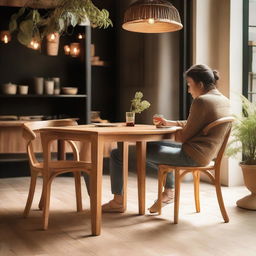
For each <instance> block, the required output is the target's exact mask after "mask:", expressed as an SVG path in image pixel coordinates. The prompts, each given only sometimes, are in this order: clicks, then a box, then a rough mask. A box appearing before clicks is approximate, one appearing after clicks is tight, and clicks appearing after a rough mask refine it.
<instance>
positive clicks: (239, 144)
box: [227, 96, 256, 210]
mask: <svg viewBox="0 0 256 256" xmlns="http://www.w3.org/2000/svg"><path fill="white" fill-rule="evenodd" d="M241 98H242V107H243V115H242V116H241V117H236V122H235V123H234V125H233V131H232V140H231V142H230V143H229V147H228V151H227V154H228V155H229V156H235V155H237V154H238V153H239V152H242V154H243V160H242V162H241V163H240V166H241V168H242V171H243V177H244V183H245V185H246V187H247V188H248V189H249V190H250V191H251V194H250V195H248V196H246V197H244V198H242V199H240V200H238V201H237V206H239V207H241V208H245V209H250V210H256V105H255V103H251V102H250V101H249V100H248V99H247V98H245V97H244V96H241Z"/></svg>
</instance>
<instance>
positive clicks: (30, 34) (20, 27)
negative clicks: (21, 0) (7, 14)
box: [9, 7, 42, 46]
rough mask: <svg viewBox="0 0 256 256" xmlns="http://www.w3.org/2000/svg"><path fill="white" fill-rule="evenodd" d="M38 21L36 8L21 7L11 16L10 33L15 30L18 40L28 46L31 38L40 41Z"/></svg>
mask: <svg viewBox="0 0 256 256" xmlns="http://www.w3.org/2000/svg"><path fill="white" fill-rule="evenodd" d="M40 22H41V16H40V13H39V12H38V10H37V9H30V8H25V7H22V8H20V9H19V11H18V12H17V13H15V14H13V15H12V16H11V20H10V23H9V30H10V33H13V32H15V31H17V39H18V41H19V42H20V43H21V44H23V45H25V46H28V45H29V44H30V42H31V41H32V40H36V41H38V42H40V41H41V39H42V38H41V34H40V31H39V28H40Z"/></svg>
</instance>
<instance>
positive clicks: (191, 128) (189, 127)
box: [175, 98, 207, 142]
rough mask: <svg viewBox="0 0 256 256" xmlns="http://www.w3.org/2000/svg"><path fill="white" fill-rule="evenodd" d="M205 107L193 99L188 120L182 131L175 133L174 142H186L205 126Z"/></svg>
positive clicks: (199, 101)
mask: <svg viewBox="0 0 256 256" xmlns="http://www.w3.org/2000/svg"><path fill="white" fill-rule="evenodd" d="M206 110H207V107H206V106H204V102H203V101H202V100H201V99H200V98H197V99H194V100H193V103H192V105H191V108H190V113H189V116H188V120H187V122H186V124H185V126H184V127H183V129H182V130H179V131H177V132H176V133H175V140H176V141H178V142H186V141H187V140H188V139H190V138H192V137H193V136H195V135H196V134H198V133H199V132H200V131H201V130H202V129H203V128H204V127H205V126H206V124H207V116H206V113H207V111H206Z"/></svg>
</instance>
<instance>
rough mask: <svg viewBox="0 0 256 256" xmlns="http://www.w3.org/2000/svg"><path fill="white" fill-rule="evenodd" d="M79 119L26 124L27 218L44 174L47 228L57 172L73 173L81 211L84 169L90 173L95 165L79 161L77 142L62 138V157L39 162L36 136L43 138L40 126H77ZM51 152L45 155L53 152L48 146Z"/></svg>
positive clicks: (44, 222)
mask: <svg viewBox="0 0 256 256" xmlns="http://www.w3.org/2000/svg"><path fill="white" fill-rule="evenodd" d="M75 125H77V122H76V121H74V120H73V119H59V120H50V121H32V122H26V123H24V124H23V137H24V138H25V140H26V142H27V153H28V158H29V165H30V172H31V179H30V187H29V193H28V198H27V203H26V206H25V209H24V213H23V215H24V217H27V216H28V214H29V211H30V209H31V204H32V201H33V197H34V192H35V187H36V180H37V177H38V176H42V177H43V189H42V194H41V199H40V202H39V209H40V210H43V229H45V230H46V229H47V228H48V220H49V200H50V187H51V183H52V181H53V178H54V177H56V176H57V175H60V174H63V173H67V172H72V173H73V174H74V179H75V190H76V203H77V211H78V212H79V211H82V198H81V171H82V172H85V173H87V174H89V173H90V169H91V164H90V163H86V162H83V161H79V152H78V149H77V146H76V144H75V143H74V142H73V141H68V140H67V141H64V142H63V141H62V146H63V147H62V148H60V150H61V151H62V152H60V153H61V155H62V158H63V159H62V160H52V159H51V157H50V158H48V159H47V162H46V161H45V159H44V160H43V161H42V162H39V161H38V160H37V158H36V155H35V152H34V149H33V142H34V141H35V139H36V138H38V137H39V129H41V128H46V127H60V126H75ZM65 142H67V143H68V144H69V145H70V147H71V149H72V152H73V159H72V160H65V159H64V158H65V147H64V143H65ZM47 150H48V152H44V149H43V155H45V154H46V155H51V147H50V146H49V147H48V148H47Z"/></svg>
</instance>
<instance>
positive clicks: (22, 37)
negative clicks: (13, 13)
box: [17, 31, 32, 46]
mask: <svg viewBox="0 0 256 256" xmlns="http://www.w3.org/2000/svg"><path fill="white" fill-rule="evenodd" d="M17 39H18V41H19V42H20V43H21V44H23V45H25V46H28V45H29V44H30V42H31V40H32V35H28V34H25V33H22V32H21V31H20V32H19V33H18V35H17Z"/></svg>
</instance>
